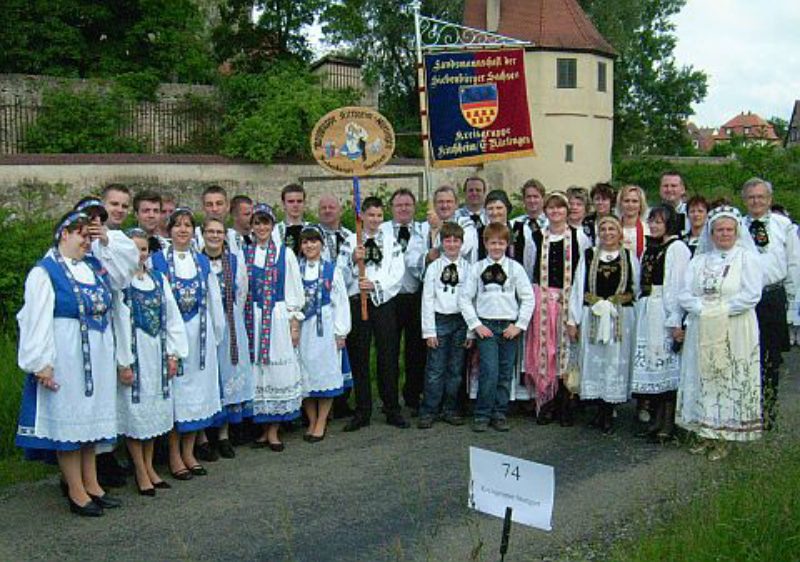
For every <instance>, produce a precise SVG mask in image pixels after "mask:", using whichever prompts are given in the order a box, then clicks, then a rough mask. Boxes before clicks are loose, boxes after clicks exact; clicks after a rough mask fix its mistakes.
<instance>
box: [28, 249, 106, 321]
mask: <svg viewBox="0 0 800 562" xmlns="http://www.w3.org/2000/svg"><path fill="white" fill-rule="evenodd" d="M84 262H85V263H86V265H88V266H89V267H90V268H91V270H92V271H93V272H94V276H95V281H96V283H95V284H94V285H87V284H85V283H80V282H78V281H77V280H76V283H77V285H78V287H79V288H80V291H81V298H82V299H83V303H84V306H85V308H86V324H87V326H88V327H89V329H90V330H95V331H98V332H105V331H106V328H108V324H109V318H110V312H111V283H110V280H109V278H108V272H107V271H106V270H105V268H104V267H103V265H102V264H101V263H100V260H98V259H97V258H94V257H91V256H86V257H85V258H84ZM37 265H38V266H40V267H42V268H43V269H44V270H45V271H46V272H47V274H48V275H49V276H50V282H51V283H52V284H53V290H54V291H55V295H56V300H55V307H54V310H53V316H54V317H55V318H73V319H75V320H77V319H78V303H77V301H76V300H75V294H74V293H73V292H72V287H71V285H70V283H69V279H67V276H66V274H65V273H64V270H63V269H62V268H61V266H60V265H58V262H56V260H54V259H53V258H51V257H49V256H48V257H46V258H43V259H42V260H40V261H39V263H38V264H37Z"/></svg>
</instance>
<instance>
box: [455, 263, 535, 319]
mask: <svg viewBox="0 0 800 562" xmlns="http://www.w3.org/2000/svg"><path fill="white" fill-rule="evenodd" d="M495 263H498V264H500V267H502V268H503V272H504V273H505V274H506V276H507V279H506V282H505V283H504V284H503V286H502V287H501V286H500V285H498V284H495V283H491V284H489V285H484V283H483V281H482V280H481V273H483V270H484V269H486V268H487V267H489V266H491V265H493V264H495ZM458 302H459V305H460V306H461V313H462V314H463V315H464V320H465V321H466V322H467V327H468V328H469V329H470V330H474V329H475V328H477V327H478V326H480V325H481V320H480V319H481V318H485V319H487V320H509V321H511V322H514V324H515V325H516V326H517V327H518V328H519V329H521V330H525V329H527V328H528V323H530V321H531V316H532V315H533V306H534V302H535V299H534V296H533V288H532V287H531V283H530V281H529V280H528V274H527V273H525V270H524V269H523V268H522V266H521V265H520V264H519V263H517V262H515V261H514V260H512V259H510V258H507V257H503V258H501V259H500V260H499V261H497V262H495V261H494V260H493V259H491V258H488V257H487V258H484V259H482V260H481V261H479V262H478V263H475V264H473V265H472V268H471V270H470V273H469V275H468V276H467V281H466V283H465V284H464V287H463V290H462V291H461V292H460V294H459V299H458Z"/></svg>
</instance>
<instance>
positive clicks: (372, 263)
mask: <svg viewBox="0 0 800 562" xmlns="http://www.w3.org/2000/svg"><path fill="white" fill-rule="evenodd" d="M486 191H487V189H486V183H485V181H484V180H483V179H481V178H477V177H472V178H469V179H467V180H466V182H465V184H464V193H465V195H466V204H465V205H464V206H462V207H458V205H457V200H458V197H457V193H456V190H455V189H454V188H453V187H450V186H441V187H439V188H438V189H436V191H435V192H434V194H433V208H432V210H431V211H430V212H429V213H428V216H427V219H426V220H425V221H422V222H417V221H415V220H414V212H415V205H416V199H415V197H414V195H413V193H411V192H410V191H408V190H406V189H398V190H397V191H395V192H394V193H393V194H392V196H391V198H390V200H389V206H390V207H391V214H392V218H391V220H384V204H383V202H382V201H381V199H379V198H377V197H367V198H366V199H365V200H364V201H363V203H362V206H361V209H362V219H363V240H362V242H361V244H359V243H357V240H356V236H355V234H354V233H353V232H351V231H349V230H348V229H346V228H345V227H343V226H342V224H341V216H342V208H341V204H340V202H339V200H338V199H337V198H336V197H335V196H333V195H332V194H323V195H322V196H321V197H320V198H319V207H318V216H319V224H315V225H312V224H308V223H305V222H304V219H303V215H304V212H305V202H306V201H305V195H306V194H305V191H304V189H303V188H302V186H300V185H297V184H290V185H288V186H286V187H285V188H283V190H282V192H281V202H282V205H283V210H284V215H285V218H284V220H283V221H281V222H278V221H277V220H276V216H275V214H274V212H273V209H272V208H271V207H270V206H269V205H266V204H254V202H253V201H252V200H251V199H250V198H249V197H247V196H244V195H238V196H236V197H234V198H233V199H231V200H230V201H228V198H227V193H226V192H225V190H224V189H223V188H222V187H220V186H211V187H209V188H207V189H206V190H205V191H204V193H203V197H202V207H203V213H204V219H203V221H202V222H198V218H197V217H196V216H195V215H194V214H193V212H192V211H191V210H190V209H188V208H186V207H180V206H176V203H175V201H174V200H173V199H171V198H168V197H165V196H162V195H160V194H158V193H156V192H153V191H149V190H145V191H142V192H140V193H138V194H137V195H136V196H135V197H134V198H133V209H134V215H135V218H136V222H137V226H136V227H135V228H131V229H128V230H126V231H124V232H123V231H122V230H120V227H121V225H122V223H123V221H124V220H125V219H126V216H127V212H128V208H129V207H130V197H131V194H130V191H129V190H128V189H127V188H126V187H125V186H123V185H119V184H114V185H110V186H107V187H106V188H105V189H104V191H103V193H102V196H101V197H100V198H92V197H89V198H85V199H83V200H82V201H80V202H79V203H78V204H77V205H76V206H75V208H74V209H73V210H72V211H70V212H69V213H67V214H66V215H65V216H64V217H62V218H61V219H60V220H59V221H58V223H57V225H56V228H55V231H54V239H53V242H54V244H53V247H52V248H51V249H50V250H49V251H48V252H47V253H46V255H45V256H44V257H43V258H42V260H41V261H40V262H39V263H37V264H36V266H35V267H34V268H33V269H32V270H31V272H30V273H29V275H28V279H27V281H26V285H25V304H24V306H23V308H22V310H21V311H20V312H19V315H18V320H19V324H20V346H19V365H20V367H21V368H22V369H23V370H24V371H26V372H27V373H30V374H29V376H28V377H27V379H26V381H25V386H24V391H23V400H22V406H21V412H20V418H19V427H18V433H17V443H18V444H19V445H20V446H21V447H23V448H25V449H26V453H27V454H28V456H29V457H30V458H44V459H52V458H55V459H57V461H58V464H59V466H60V468H61V474H62V489H63V492H64V494H65V496H66V497H67V499H68V502H69V505H70V509H71V510H72V511H73V512H74V513H78V514H80V515H88V516H98V515H102V514H103V511H104V509H109V508H115V507H119V505H120V504H121V502H120V501H119V499H117V498H114V497H113V496H111V495H109V494H107V493H106V492H105V490H104V487H103V486H108V485H114V484H113V483H112V480H113V479H112V478H111V477H112V476H114V474H112V472H113V471H110V470H107V469H108V467H109V466H110V465H107V464H106V463H107V462H111V461H103V462H100V461H99V460H97V459H103V458H108V457H109V456H111V459H114V457H113V453H110V451H111V450H112V447H113V442H114V440H115V439H116V438H117V437H118V436H124V437H125V442H126V445H127V450H128V453H129V456H130V460H131V461H132V463H131V464H132V470H133V474H134V476H135V480H136V485H137V489H138V491H139V493H140V494H142V495H148V496H152V495H155V493H156V490H157V489H165V488H169V487H170V484H168V483H167V482H166V481H164V480H163V479H162V478H161V477H160V476H159V474H158V472H157V471H156V469H155V466H154V456H156V449H157V447H156V446H155V439H156V438H158V437H160V436H166V439H165V441H166V443H167V444H168V445H167V447H166V449H167V451H168V453H167V456H166V460H167V463H168V466H169V471H170V473H171V474H172V476H173V478H174V479H176V480H188V479H191V478H193V477H195V476H203V475H205V474H206V473H207V472H206V468H205V467H204V466H202V465H201V464H200V461H201V460H202V461H212V460H216V458H217V454H218V455H221V456H223V457H226V458H232V457H234V456H235V449H234V447H233V445H234V444H241V443H243V442H245V441H246V435H245V432H244V431H242V428H243V427H245V426H247V427H251V428H255V432H254V434H253V435H252V438H253V439H252V440H253V446H254V447H257V448H268V449H270V450H272V451H276V452H280V451H282V450H284V443H283V441H282V440H281V436H280V429H281V427H282V425H285V424H287V423H291V422H293V421H294V420H297V419H298V418H299V417H300V416H301V415H302V414H303V413H304V414H305V418H306V421H307V429H306V430H305V434H304V440H306V441H307V442H310V443H316V442H319V441H322V440H323V439H324V438H325V435H326V432H327V422H328V419H329V417H331V416H333V417H350V419H349V421H348V422H347V423H346V425H345V426H344V431H356V430H359V429H361V428H363V427H365V426H368V425H369V424H370V423H371V416H372V412H373V404H372V387H371V376H370V351H371V347H372V342H373V339H374V342H375V347H376V352H377V353H376V355H377V382H378V391H379V395H380V399H381V402H382V406H383V413H384V414H385V416H386V421H387V423H388V424H390V425H393V426H396V427H398V428H407V427H409V425H410V424H409V422H408V421H407V419H406V417H405V416H404V415H403V413H402V408H401V403H400V395H401V394H402V397H403V403H404V404H405V406H406V408H407V409H409V410H410V413H411V415H412V417H413V416H418V420H417V426H418V427H419V428H421V429H427V428H430V427H431V426H432V425H433V424H434V423H436V422H437V421H443V422H445V423H448V424H451V425H462V424H464V423H466V419H465V417H464V415H465V413H466V411H467V410H471V417H472V420H471V421H472V430H473V431H476V432H483V431H487V430H488V429H489V428H490V427H491V428H493V429H495V430H497V431H508V430H509V429H510V425H509V423H508V420H507V415H508V408H509V402H510V401H511V400H517V401H519V402H520V403H521V404H523V406H524V409H526V410H528V411H532V412H533V414H534V416H535V419H536V423H539V424H547V423H550V422H552V421H554V420H558V421H559V422H560V424H561V425H564V426H568V425H572V424H573V423H574V410H575V408H576V406H577V403H578V399H579V398H580V400H581V401H583V402H584V403H586V402H589V403H591V402H596V403H597V404H598V408H597V415H596V416H595V418H594V419H593V421H592V425H594V426H596V427H599V428H600V429H601V430H602V432H603V433H610V432H612V431H613V430H614V418H615V417H616V416H617V412H616V411H615V405H618V404H622V403H625V402H627V401H628V400H629V399H630V398H631V397H634V398H636V399H637V402H638V408H637V412H638V416H639V419H640V421H641V424H642V426H641V429H642V431H641V432H640V434H641V435H642V436H644V437H647V438H648V439H650V440H652V441H662V440H664V439H668V438H670V437H672V436H673V435H674V432H675V424H676V423H677V425H679V426H681V427H683V428H685V429H686V430H688V431H691V432H693V433H695V434H696V435H697V436H698V439H697V445H696V446H695V447H693V448H692V452H695V453H703V452H707V453H708V456H709V458H711V459H719V458H722V457H724V456H725V455H726V454H727V451H728V449H727V447H726V446H725V443H726V442H727V441H747V440H752V439H756V438H758V437H759V436H760V434H761V431H762V429H764V428H767V429H769V428H770V427H771V426H772V425H773V424H774V423H775V414H776V409H775V400H776V397H777V383H778V372H779V368H780V365H781V353H782V352H783V351H785V350H786V346H787V345H788V331H787V310H788V304H787V303H793V302H794V296H795V294H796V291H795V287H796V286H797V284H796V282H797V276H798V272H799V271H800V268H799V267H798V266H799V265H800V254H799V253H798V239H797V232H796V229H795V228H794V226H793V225H792V223H791V222H790V221H789V220H788V219H787V218H786V217H784V216H782V215H780V214H778V213H777V212H772V211H771V210H770V205H771V203H772V186H771V185H770V184H769V183H768V182H767V181H765V180H761V179H757V178H756V179H753V180H751V181H748V182H747V183H746V184H745V185H744V186H743V188H742V196H743V199H744V201H745V204H746V205H747V210H748V214H747V216H745V217H742V216H741V215H740V213H739V211H738V210H737V209H735V208H734V207H732V206H730V205H729V204H727V203H725V202H715V203H710V202H708V201H706V200H705V199H703V198H702V197H699V196H695V197H692V198H690V199H689V200H688V201H684V199H685V192H686V189H685V186H684V184H683V180H682V179H681V177H680V175H679V174H677V173H674V172H668V173H665V174H664V175H663V176H662V178H661V185H660V196H661V200H662V201H661V202H660V203H659V204H658V205H656V206H654V207H652V208H650V209H648V206H647V201H646V197H645V193H644V191H643V190H642V189H641V188H640V187H638V186H632V185H627V186H624V187H622V188H621V189H620V191H619V193H616V192H615V190H614V189H613V188H612V187H611V186H610V185H607V184H597V185H596V186H595V187H594V188H593V189H592V190H591V191H589V192H587V191H586V190H585V189H582V188H570V189H569V190H567V191H566V192H559V191H554V192H549V193H548V192H546V191H545V188H544V186H543V185H542V184H541V183H540V182H538V181H536V180H530V181H528V182H526V183H525V184H524V185H523V186H522V189H521V195H522V200H523V204H524V206H525V211H526V212H525V214H524V215H523V216H520V217H516V218H514V219H510V216H509V215H510V214H511V207H512V206H511V203H510V201H509V198H508V195H507V194H506V192H505V191H503V190H493V191H490V192H489V193H486ZM592 207H593V208H594V210H593V211H592V212H591V213H589V212H588V211H589V209H590V208H592ZM228 214H230V219H231V222H232V226H231V227H230V228H228V227H226V219H227V215H228ZM362 264H363V268H364V272H363V273H359V266H360V265H362ZM362 294H366V296H367V299H366V308H367V315H362V301H361V298H360V296H361V295H362ZM788 313H789V314H790V315H791V314H792V312H791V311H789V312H788ZM401 339H403V340H404V342H405V382H404V386H403V388H402V391H401V389H400V384H399V380H400V376H399V367H398V363H399V354H400V349H401V345H400V342H401ZM426 349H427V351H426ZM351 373H352V376H351ZM465 374H466V376H465ZM465 381H466V383H467V384H466V385H465V384H464V383H465ZM351 386H352V387H353V393H354V395H355V396H354V401H353V402H354V404H355V409H350V406H349V402H348V398H349V394H350V387H351ZM467 397H472V398H474V403H473V404H471V405H470V403H469V402H468V400H467ZM212 429H213V431H212ZM209 437H212V441H209ZM97 453H101V454H97ZM98 466H99V467H100V468H101V470H100V477H98ZM117 484H118V482H117Z"/></svg>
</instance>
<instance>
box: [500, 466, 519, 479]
mask: <svg viewBox="0 0 800 562" xmlns="http://www.w3.org/2000/svg"><path fill="white" fill-rule="evenodd" d="M503 466H504V467H506V474H505V477H506V478H508V477H509V476H511V477H513V478H514V479H515V480H519V465H515V466H514V467H513V468H512V467H511V463H508V462H504V463H503Z"/></svg>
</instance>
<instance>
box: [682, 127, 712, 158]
mask: <svg viewBox="0 0 800 562" xmlns="http://www.w3.org/2000/svg"><path fill="white" fill-rule="evenodd" d="M686 131H687V132H688V133H689V138H690V139H691V140H692V145H693V146H694V147H695V148H696V149H697V150H699V151H700V152H708V151H710V150H711V149H712V148H714V137H716V135H717V132H718V129H715V128H713V127H698V126H697V125H695V124H694V123H692V122H691V121H689V122H688V123H687V124H686Z"/></svg>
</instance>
